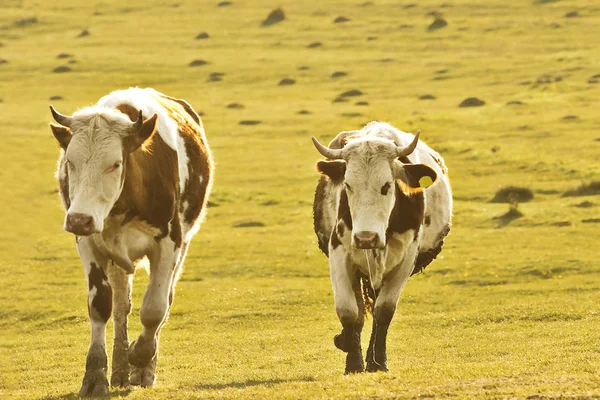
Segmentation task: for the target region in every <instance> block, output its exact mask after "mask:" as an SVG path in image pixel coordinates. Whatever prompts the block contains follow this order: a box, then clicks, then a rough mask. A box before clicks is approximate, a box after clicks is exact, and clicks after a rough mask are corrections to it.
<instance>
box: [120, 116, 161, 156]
mask: <svg viewBox="0 0 600 400" xmlns="http://www.w3.org/2000/svg"><path fill="white" fill-rule="evenodd" d="M157 120H158V114H154V115H153V116H151V117H150V118H148V119H147V120H145V121H144V122H143V123H142V126H141V128H140V129H138V130H136V131H134V132H132V133H131V135H129V136H128V137H126V138H125V140H124V142H125V146H126V147H127V150H128V151H129V152H133V151H135V150H137V148H138V147H140V146H141V145H142V144H147V143H148V141H149V139H150V137H151V136H152V134H153V133H154V131H155V130H156V122H157Z"/></svg>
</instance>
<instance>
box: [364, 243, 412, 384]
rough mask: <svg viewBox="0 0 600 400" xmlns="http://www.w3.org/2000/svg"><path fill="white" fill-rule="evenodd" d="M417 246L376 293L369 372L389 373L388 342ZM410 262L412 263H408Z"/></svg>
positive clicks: (368, 351)
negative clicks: (393, 318)
mask: <svg viewBox="0 0 600 400" xmlns="http://www.w3.org/2000/svg"><path fill="white" fill-rule="evenodd" d="M415 257H416V246H411V249H409V251H408V252H407V254H406V256H405V257H404V260H405V261H403V262H402V263H401V264H400V265H399V266H397V267H396V268H395V269H394V270H393V271H391V272H390V273H389V274H388V275H387V276H385V278H384V280H383V283H382V285H381V288H379V289H378V290H376V291H375V306H374V309H373V330H372V331H371V339H370V341H369V349H368V350H367V371H369V372H377V371H384V372H387V371H388V367H387V353H386V341H387V333H388V328H389V326H390V323H391V322H392V317H393V316H394V313H395V312H396V306H397V304H398V299H399V298H400V293H401V292H402V289H403V288H404V285H406V282H407V281H408V278H409V277H410V274H411V273H412V270H413V268H414V260H415ZM408 260H410V261H408Z"/></svg>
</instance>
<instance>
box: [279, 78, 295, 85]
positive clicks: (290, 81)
mask: <svg viewBox="0 0 600 400" xmlns="http://www.w3.org/2000/svg"><path fill="white" fill-rule="evenodd" d="M295 83H296V81H295V80H293V79H291V78H283V79H282V80H280V81H279V83H278V85H279V86H289V85H294V84H295Z"/></svg>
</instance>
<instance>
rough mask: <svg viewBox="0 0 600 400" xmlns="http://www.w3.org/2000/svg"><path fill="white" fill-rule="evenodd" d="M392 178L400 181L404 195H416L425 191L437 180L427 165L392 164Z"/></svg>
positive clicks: (398, 162)
mask: <svg viewBox="0 0 600 400" xmlns="http://www.w3.org/2000/svg"><path fill="white" fill-rule="evenodd" d="M394 177H395V178H396V179H397V180H400V181H401V183H403V184H402V185H400V186H402V190H403V191H404V193H405V194H411V193H418V192H421V191H423V190H424V189H427V188H428V187H430V186H431V185H433V184H434V182H435V181H436V180H437V173H436V172H435V171H434V170H433V168H431V167H430V166H429V165H425V164H402V163H401V162H400V161H395V162H394Z"/></svg>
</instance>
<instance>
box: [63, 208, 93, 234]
mask: <svg viewBox="0 0 600 400" xmlns="http://www.w3.org/2000/svg"><path fill="white" fill-rule="evenodd" d="M65 230H66V231H68V232H71V233H74V234H75V235H78V236H89V235H91V234H92V233H95V232H96V228H95V224H94V218H93V217H92V216H91V215H87V214H82V213H71V214H67V219H66V221H65Z"/></svg>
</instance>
